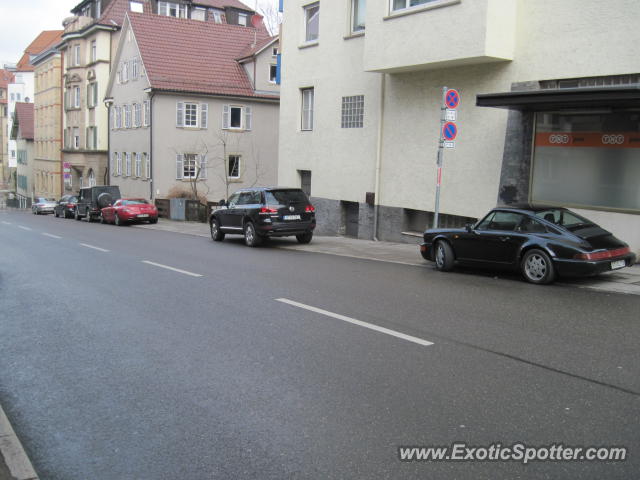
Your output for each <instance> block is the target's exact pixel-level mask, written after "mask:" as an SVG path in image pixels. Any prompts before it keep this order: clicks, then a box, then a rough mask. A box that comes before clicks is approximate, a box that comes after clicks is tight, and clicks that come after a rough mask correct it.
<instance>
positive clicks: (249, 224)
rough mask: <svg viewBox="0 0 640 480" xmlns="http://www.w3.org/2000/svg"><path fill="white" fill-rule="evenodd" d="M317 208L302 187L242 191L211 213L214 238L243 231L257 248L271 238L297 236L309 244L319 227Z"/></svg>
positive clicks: (248, 240)
mask: <svg viewBox="0 0 640 480" xmlns="http://www.w3.org/2000/svg"><path fill="white" fill-rule="evenodd" d="M315 211H316V209H315V208H314V207H313V205H311V202H309V198H308V197H307V195H306V194H305V193H304V192H303V191H302V190H300V189H299V188H278V187H268V188H267V187H261V188H248V189H244V190H239V191H237V192H236V193H234V194H233V195H231V196H230V197H229V200H228V201H224V200H222V201H221V202H220V206H219V208H218V209H217V210H215V211H214V212H213V213H212V214H211V217H210V218H209V225H210V226H211V238H213V240H214V241H216V242H220V241H222V240H223V239H224V236H225V235H226V234H228V233H229V234H240V235H244V239H245V243H246V244H247V245H248V246H250V247H256V246H258V245H260V244H261V243H262V241H263V240H264V239H265V238H268V237H287V236H293V235H295V237H296V238H297V239H298V242H300V243H309V242H310V241H311V239H312V238H313V230H314V229H315V228H316V214H315Z"/></svg>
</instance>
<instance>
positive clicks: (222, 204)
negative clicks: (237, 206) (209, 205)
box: [218, 198, 227, 207]
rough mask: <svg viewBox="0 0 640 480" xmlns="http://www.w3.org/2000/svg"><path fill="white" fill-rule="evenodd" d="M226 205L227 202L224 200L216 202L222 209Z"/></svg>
mask: <svg viewBox="0 0 640 480" xmlns="http://www.w3.org/2000/svg"><path fill="white" fill-rule="evenodd" d="M226 204H227V202H225V201H224V198H223V199H222V200H220V201H219V202H218V206H219V207H224V206H225V205H226Z"/></svg>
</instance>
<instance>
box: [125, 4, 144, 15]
mask: <svg viewBox="0 0 640 480" xmlns="http://www.w3.org/2000/svg"><path fill="white" fill-rule="evenodd" d="M129 8H130V9H131V11H132V12H136V13H143V12H144V6H143V4H142V3H141V2H133V1H131V2H129Z"/></svg>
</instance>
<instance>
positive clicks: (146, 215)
mask: <svg viewBox="0 0 640 480" xmlns="http://www.w3.org/2000/svg"><path fill="white" fill-rule="evenodd" d="M148 216H149V214H148V213H141V214H140V215H138V218H147V217H148Z"/></svg>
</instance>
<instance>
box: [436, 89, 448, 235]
mask: <svg viewBox="0 0 640 480" xmlns="http://www.w3.org/2000/svg"><path fill="white" fill-rule="evenodd" d="M447 90H449V89H448V88H447V87H442V103H441V105H440V137H439V139H438V160H437V163H436V165H437V167H438V180H437V183H436V208H435V212H434V215H433V228H438V216H439V214H440V185H441V184H442V163H443V157H444V155H443V153H444V137H443V133H442V132H443V129H444V124H445V123H446V121H447V119H446V112H447V105H446V98H445V97H446V95H447Z"/></svg>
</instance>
